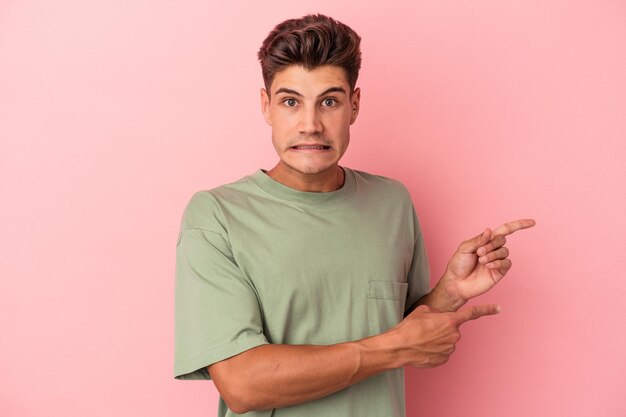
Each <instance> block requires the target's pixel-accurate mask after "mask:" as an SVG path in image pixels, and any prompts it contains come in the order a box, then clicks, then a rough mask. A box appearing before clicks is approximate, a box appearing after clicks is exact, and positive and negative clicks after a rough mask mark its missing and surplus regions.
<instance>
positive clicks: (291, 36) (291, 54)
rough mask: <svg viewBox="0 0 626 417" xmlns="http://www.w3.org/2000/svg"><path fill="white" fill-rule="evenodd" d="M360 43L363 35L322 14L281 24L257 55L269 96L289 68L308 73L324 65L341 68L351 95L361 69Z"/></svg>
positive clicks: (269, 36) (272, 32) (310, 15)
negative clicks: (304, 69) (282, 72)
mask: <svg viewBox="0 0 626 417" xmlns="http://www.w3.org/2000/svg"><path fill="white" fill-rule="evenodd" d="M360 43H361V38H360V36H359V35H357V33H356V32H355V31H354V30H352V29H351V28H350V27H349V26H347V25H345V24H343V23H341V22H339V21H337V20H335V19H333V18H331V17H328V16H324V15H322V14H319V13H318V14H309V15H306V16H303V17H301V18H299V19H288V20H285V21H284V22H281V23H279V24H278V25H276V27H275V28H274V29H273V30H272V31H271V32H270V33H269V35H267V37H266V38H265V40H264V41H263V44H262V45H261V49H259V52H258V58H259V61H260V62H261V69H262V71H263V81H264V83H265V89H266V90H267V92H268V95H269V94H271V92H270V87H271V85H272V81H274V76H275V75H276V73H278V72H280V71H281V70H283V69H285V68H286V67H288V66H290V65H301V66H303V67H304V68H306V69H307V70H311V69H314V68H316V67H319V66H322V65H336V66H338V67H341V68H343V70H344V71H345V73H346V78H347V80H348V84H349V85H350V93H352V91H353V90H354V87H355V85H356V80H357V78H358V76H359V69H360V68H361V49H360Z"/></svg>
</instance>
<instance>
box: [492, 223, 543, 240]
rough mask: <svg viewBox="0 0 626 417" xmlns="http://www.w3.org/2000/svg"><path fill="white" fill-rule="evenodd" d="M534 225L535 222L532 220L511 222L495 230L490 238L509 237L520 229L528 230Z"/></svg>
mask: <svg viewBox="0 0 626 417" xmlns="http://www.w3.org/2000/svg"><path fill="white" fill-rule="evenodd" d="M534 225H535V221H534V220H533V219H520V220H514V221H512V222H508V223H504V224H503V225H502V226H500V227H498V228H496V229H495V230H494V231H493V233H492V236H495V235H504V236H506V235H510V234H511V233H513V232H517V231H518V230H521V229H528V228H529V227H533V226H534Z"/></svg>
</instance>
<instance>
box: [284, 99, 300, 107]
mask: <svg viewBox="0 0 626 417" xmlns="http://www.w3.org/2000/svg"><path fill="white" fill-rule="evenodd" d="M283 103H285V105H286V106H287V107H295V106H296V104H298V102H297V101H296V99H295V98H286V99H284V100H283Z"/></svg>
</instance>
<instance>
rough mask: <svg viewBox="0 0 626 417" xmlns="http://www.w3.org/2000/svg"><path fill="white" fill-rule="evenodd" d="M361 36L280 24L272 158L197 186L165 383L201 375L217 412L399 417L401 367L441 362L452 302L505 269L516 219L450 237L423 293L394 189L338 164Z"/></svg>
mask: <svg viewBox="0 0 626 417" xmlns="http://www.w3.org/2000/svg"><path fill="white" fill-rule="evenodd" d="M359 42H360V38H359V37H358V35H357V34H356V33H355V32H354V31H353V30H352V29H350V28H349V27H347V26H346V25H344V24H342V23H340V22H337V21H335V20H333V19H331V18H328V17H326V16H322V15H310V16H305V17H303V18H301V19H292V20H288V21H285V22H283V23H281V24H279V25H278V26H277V27H276V28H275V29H274V30H273V31H272V32H271V33H270V34H269V36H268V37H267V39H265V41H264V42H263V45H262V47H261V50H260V51H259V59H260V61H261V66H262V69H263V77H264V81H265V88H264V89H262V90H261V106H262V112H263V115H264V117H265V119H266V121H267V123H268V124H269V125H270V126H271V127H272V142H273V144H274V147H275V149H276V152H277V154H278V156H279V161H278V163H277V165H276V166H275V167H274V168H272V169H271V170H269V171H266V170H262V169H259V170H258V171H256V172H254V173H253V174H251V175H248V176H246V177H244V178H242V179H240V180H239V181H236V182H234V183H231V184H226V185H223V186H221V187H217V188H215V189H212V190H209V191H200V192H198V193H196V194H195V195H194V196H193V197H192V199H191V201H190V202H189V204H188V206H187V208H186V210H185V213H184V216H183V221H182V226H181V232H180V236H179V240H178V244H177V267H176V355H175V356H176V357H175V376H176V377H177V378H179V379H213V381H214V383H215V385H216V387H217V389H218V391H219V393H220V403H219V410H218V415H220V416H228V415H235V414H237V413H246V412H247V413H248V414H247V415H251V416H270V415H271V416H289V417H293V416H338V417H341V416H356V417H366V416H372V417H383V416H404V414H405V408H404V371H403V367H404V366H413V367H417V368H423V367H433V366H438V365H441V364H443V363H445V362H446V361H447V360H448V358H449V356H450V355H451V354H452V352H453V351H454V346H455V343H456V342H457V341H458V340H459V337H460V335H459V326H460V325H461V324H462V323H464V322H465V321H467V320H470V319H476V318H479V317H481V316H483V315H490V314H496V313H497V312H498V310H499V307H498V306H496V305H483V306H476V307H472V308H468V309H464V310H459V308H460V307H461V306H462V305H463V304H465V302H466V301H467V300H469V299H471V298H473V297H476V296H478V295H480V294H482V293H484V292H486V291H488V290H489V289H490V288H491V287H493V286H494V285H495V284H496V283H497V282H498V281H499V280H500V279H501V278H502V277H503V276H504V275H505V274H506V272H507V271H508V270H509V268H510V267H511V261H510V260H509V259H508V250H507V249H506V248H505V247H504V244H505V235H508V234H510V233H513V232H514V231H516V230H519V229H522V228H526V227H531V226H532V225H534V221H532V220H518V221H514V222H510V223H507V224H505V225H503V226H501V227H499V228H497V229H495V230H493V231H492V230H490V229H486V230H485V231H484V232H483V233H481V234H479V235H478V236H475V237H474V238H472V239H469V240H467V241H465V242H463V243H461V245H460V246H459V249H458V250H457V252H456V253H455V254H454V255H453V256H452V258H451V260H450V262H449V264H448V266H447V269H446V271H445V273H444V274H443V276H442V277H441V279H440V280H439V282H438V283H437V285H436V286H435V287H434V288H433V289H432V290H429V270H428V262H427V258H426V251H425V247H424V240H423V236H422V233H421V230H420V226H419V222H418V219H417V216H416V214H415V210H414V208H413V204H412V202H411V199H410V197H409V193H408V192H407V190H406V189H405V188H404V186H402V184H400V183H399V182H397V181H395V180H392V179H389V178H385V177H381V176H377V175H372V174H368V173H365V172H361V171H356V170H351V169H349V168H347V167H341V166H339V160H340V159H341V157H342V156H343V154H344V152H345V151H346V148H347V147H348V143H349V139H350V125H352V124H353V123H354V122H355V120H356V118H357V115H358V113H359V102H360V89H359V88H355V84H356V80H357V76H358V71H359V68H360V50H359Z"/></svg>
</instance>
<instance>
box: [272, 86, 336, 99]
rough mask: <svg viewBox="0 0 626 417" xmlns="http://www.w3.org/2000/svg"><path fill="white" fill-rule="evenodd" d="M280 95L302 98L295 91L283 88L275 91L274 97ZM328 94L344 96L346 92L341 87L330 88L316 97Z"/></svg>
mask: <svg viewBox="0 0 626 417" xmlns="http://www.w3.org/2000/svg"><path fill="white" fill-rule="evenodd" d="M280 93H287V94H293V95H294V96H298V97H304V96H303V95H302V94H300V93H298V92H297V91H296V90H292V89H290V88H285V87H281V88H279V89H278V90H276V92H275V93H274V95H278V94H280ZM328 93H344V94H346V90H344V88H343V87H330V88H328V89H326V90H325V91H324V92H322V93H321V94H319V95H318V97H321V96H323V95H326V94H328Z"/></svg>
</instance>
